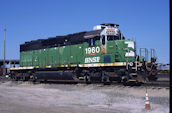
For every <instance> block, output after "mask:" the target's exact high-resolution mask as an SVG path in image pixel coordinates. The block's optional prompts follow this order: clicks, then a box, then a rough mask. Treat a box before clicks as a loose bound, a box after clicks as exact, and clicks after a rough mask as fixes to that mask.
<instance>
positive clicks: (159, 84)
mask: <svg viewBox="0 0 172 113" xmlns="http://www.w3.org/2000/svg"><path fill="white" fill-rule="evenodd" d="M6 81H13V82H14V83H15V82H16V83H19V82H20V83H21V84H22V83H24V82H28V83H33V84H86V83H85V82H78V81H77V82H76V81H67V82H66V81H40V82H32V81H14V80H11V79H9V78H1V79H0V82H1V83H4V82H6ZM91 84H95V85H97V86H100V87H103V86H105V85H104V84H103V83H98V82H93V83H91ZM106 86H107V85H106ZM110 86H117V87H127V88H145V87H147V88H149V89H162V88H165V89H169V87H170V81H154V82H145V83H142V84H141V86H134V85H133V86H123V84H122V83H118V82H113V83H111V85H110Z"/></svg>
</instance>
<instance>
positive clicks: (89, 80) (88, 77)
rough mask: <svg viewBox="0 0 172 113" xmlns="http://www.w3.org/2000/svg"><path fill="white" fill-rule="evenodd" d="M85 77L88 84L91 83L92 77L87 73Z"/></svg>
mask: <svg viewBox="0 0 172 113" xmlns="http://www.w3.org/2000/svg"><path fill="white" fill-rule="evenodd" d="M84 78H85V79H84V80H85V83H86V84H91V79H90V76H89V75H88V74H86V75H85V77H84Z"/></svg>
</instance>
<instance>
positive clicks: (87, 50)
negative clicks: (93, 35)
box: [85, 46, 100, 54]
mask: <svg viewBox="0 0 172 113" xmlns="http://www.w3.org/2000/svg"><path fill="white" fill-rule="evenodd" d="M99 52H100V47H98V46H97V47H92V48H91V47H89V48H85V53H86V54H91V53H99Z"/></svg>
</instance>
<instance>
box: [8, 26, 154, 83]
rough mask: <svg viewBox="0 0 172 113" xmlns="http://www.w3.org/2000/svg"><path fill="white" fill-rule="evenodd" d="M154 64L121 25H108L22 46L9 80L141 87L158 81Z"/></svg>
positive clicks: (152, 58)
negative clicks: (152, 81)
mask: <svg viewBox="0 0 172 113" xmlns="http://www.w3.org/2000/svg"><path fill="white" fill-rule="evenodd" d="M151 53H152V52H151ZM151 55H152V54H151ZM155 62H156V57H155V56H151V60H150V61H149V62H148V61H146V60H145V57H143V56H139V55H137V53H136V46H135V41H133V40H126V39H125V37H124V35H123V34H122V32H121V31H120V30H119V25H118V24H112V23H105V24H100V25H97V26H95V27H94V28H93V30H92V31H84V32H79V33H74V34H68V35H64V36H56V37H50V38H48V39H38V40H32V41H30V42H25V43H24V44H21V45H20V66H19V67H14V68H10V77H11V78H12V79H14V80H33V81H42V80H43V81H48V80H63V81H68V80H73V81H84V82H86V83H91V82H102V83H104V84H110V83H111V82H113V81H117V82H122V83H123V84H124V85H126V84H130V83H132V84H133V83H134V84H140V83H143V81H145V80H156V79H157V77H156V74H157V69H156V65H155Z"/></svg>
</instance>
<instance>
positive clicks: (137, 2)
mask: <svg viewBox="0 0 172 113" xmlns="http://www.w3.org/2000/svg"><path fill="white" fill-rule="evenodd" d="M101 23H117V24H119V25H120V27H119V28H120V30H121V31H122V32H123V34H124V36H125V37H126V38H127V39H134V40H136V43H137V48H148V49H150V48H154V49H155V50H156V54H157V57H158V62H161V63H169V44H170V42H169V39H170V38H169V0H0V59H2V58H3V37H4V33H3V27H4V25H6V27H7V41H6V45H7V53H6V58H7V59H19V45H20V44H22V43H24V42H25V41H31V40H36V39H46V38H48V37H53V36H57V35H66V34H69V33H75V32H81V31H89V30H92V28H93V26H95V25H98V24H101Z"/></svg>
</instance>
